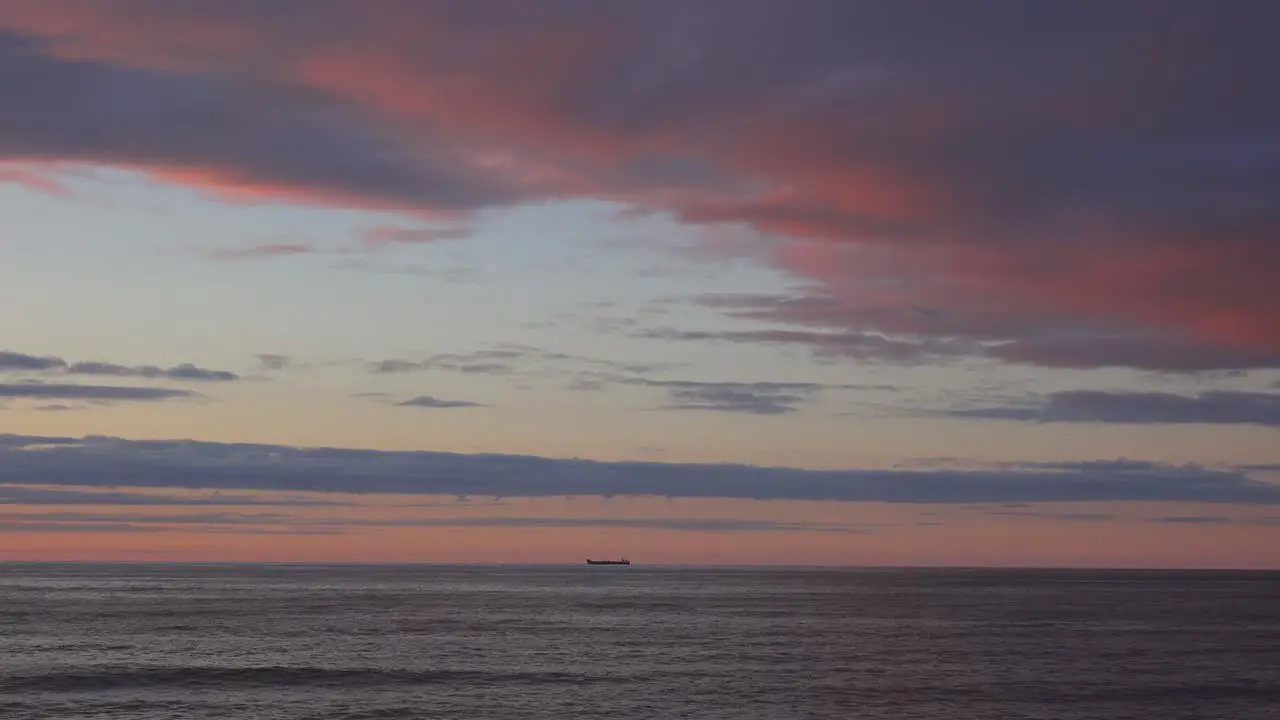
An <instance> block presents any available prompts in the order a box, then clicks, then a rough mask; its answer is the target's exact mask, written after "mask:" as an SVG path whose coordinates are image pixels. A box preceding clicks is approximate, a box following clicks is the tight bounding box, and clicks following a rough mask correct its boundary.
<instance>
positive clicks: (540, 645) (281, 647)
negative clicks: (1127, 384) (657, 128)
mask: <svg viewBox="0 0 1280 720" xmlns="http://www.w3.org/2000/svg"><path fill="white" fill-rule="evenodd" d="M0 717H2V718H6V720H73V719H78V718H113V719H114V718H132V719H151V718H155V719H157V720H159V719H161V718H163V719H165V720H171V719H183V718H235V719H249V720H283V719H285V718H289V719H293V718H298V719H302V718H306V719H308V720H337V719H339V718H345V719H348V720H355V719H357V718H360V719H373V718H460V719H467V718H485V719H487V720H505V719H507V718H530V719H533V718H539V719H542V718H545V719H547V720H551V719H554V720H567V719H574V718H610V720H629V719H632V718H635V719H648V718H653V719H664V720H665V719H668V718H699V719H708V720H709V719H715V718H725V719H729V718H732V719H733V720H757V719H759V720H765V719H768V720H785V719H790V718H839V719H842V720H843V719H846V718H848V719H852V718H886V719H888V718H893V719H895V720H1003V719H1006V718H1008V719H1011V720H1012V719H1014V718H1017V719H1019V720H1032V719H1034V720H1068V719H1070V720H1127V719H1142V720H1148V719H1151V720H1156V719H1160V720H1171V719H1175V718H1187V719H1188V720H1190V719H1195V720H1206V719H1212V718H1224V719H1230V720H1268V719H1270V718H1276V719H1280V573H1248V572H1166V571H1142V572H1138V571H1083V570H1081V571H1064V570H950V569H949V570H917V569H747V568H741V569H733V568H725V569H701V568H658V567H644V566H632V567H596V568H589V567H586V566H560V567H516V566H510V567H508V566H358V565H342V566H338V565H327V566H326V565H169V564H118V565H112V564H17V563H14V564H3V565H0Z"/></svg>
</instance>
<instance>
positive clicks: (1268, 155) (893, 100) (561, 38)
mask: <svg viewBox="0 0 1280 720" xmlns="http://www.w3.org/2000/svg"><path fill="white" fill-rule="evenodd" d="M806 7H807V10H806V12H804V13H784V12H781V10H782V9H783V5H782V4H780V3H779V4H775V3H769V2H743V3H726V4H721V3H712V2H701V3H700V2H693V3H687V2H680V3H677V2H665V1H661V0H659V1H655V2H652V3H632V4H610V3H596V4H578V3H561V2H547V3H538V4H536V5H534V6H530V7H528V8H524V9H521V10H518V11H517V10H513V9H512V8H511V7H510V6H509V5H507V4H505V3H491V2H483V1H477V2H474V3H466V4H420V3H401V2H377V3H367V2H354V1H344V0H329V1H327V2H320V3H315V4H314V6H310V7H309V8H308V9H307V11H306V12H290V11H288V10H280V9H279V7H276V6H269V5H259V4H244V3H217V2H206V3H200V2H193V3H183V4H171V3H159V2H140V1H130V0H114V1H112V0H100V1H99V2H95V3H82V2H72V1H70V0H61V1H59V0H48V1H47V2H42V3H28V2H17V1H14V0H9V1H6V0H0V27H8V28H10V29H12V30H14V31H16V32H19V33H24V34H26V35H28V36H31V37H39V38H43V39H44V41H45V42H46V43H49V44H48V45H46V46H36V47H34V48H32V47H26V46H24V47H23V48H20V49H19V50H12V51H11V52H13V53H19V54H20V55H21V57H23V58H26V60H24V61H25V62H29V63H33V65H32V67H33V68H34V69H35V70H39V71H40V72H42V73H45V75H41V77H47V78H48V79H47V80H46V81H45V82H46V86H47V87H50V88H55V89H57V88H60V87H64V86H65V87H74V88H83V87H84V86H85V85H86V84H90V85H93V86H95V87H108V88H114V93H115V94H116V95H119V96H121V97H123V96H130V97H133V98H134V99H135V102H133V103H132V105H131V106H139V104H138V102H136V100H137V99H139V98H141V99H143V100H145V102H144V103H143V104H142V105H141V106H143V107H147V108H151V109H154V110H155V111H153V112H150V113H148V114H145V115H141V116H139V117H138V118H130V117H125V118H124V120H128V122H121V123H120V125H119V126H118V127H117V126H109V125H108V129H112V130H113V131H114V132H115V133H116V134H114V135H113V134H111V133H106V132H102V131H101V128H99V130H98V132H99V135H98V137H105V138H106V139H107V141H104V142H102V143H100V144H99V145H86V142H87V141H85V140H84V138H86V137H95V136H93V135H92V134H91V133H87V132H85V131H84V130H82V129H80V128H67V129H66V132H65V134H64V135H59V136H56V137H55V136H52V135H50V132H49V131H48V130H47V127H48V126H49V124H50V123H49V120H48V118H49V115H48V114H46V113H43V112H37V111H38V110H43V109H44V106H45V105H49V104H50V103H49V101H48V100H47V99H46V100H44V101H42V103H43V105H41V107H38V108H29V109H28V111H27V112H28V115H29V116H30V118H31V120H30V127H26V126H24V131H23V134H21V135H19V136H18V137H20V138H22V139H24V142H25V144H24V145H22V146H21V147H18V148H14V147H13V146H12V145H11V146H8V147H6V146H4V145H2V144H0V159H3V158H4V157H6V156H12V155H14V154H16V153H25V154H26V155H27V156H28V157H29V156H33V155H34V156H37V157H40V158H45V159H59V158H70V159H77V160H86V161H92V162H105V163H113V164H121V165H127V166H130V167H138V168H141V169H144V170H146V171H148V172H151V173H153V174H155V175H156V176H157V177H160V178H161V179H165V180H168V181H173V182H182V183H187V184H191V185H194V186H199V187H204V188H209V189H211V190H213V191H214V192H217V193H221V194H226V195H230V196H233V197H239V198H242V199H263V198H266V199H271V200H282V199H283V200H291V201H298V200H301V201H306V202H319V203H334V204H347V205H361V206H370V207H380V208H396V209H403V210H406V211H418V212H423V213H426V214H430V213H436V214H441V213H445V214H449V213H451V214H453V215H454V216H464V215H465V214H466V213H467V212H468V211H469V210H472V209H475V208H480V207H490V206H495V205H504V204H509V203H513V202H521V201H527V200H536V199H551V198H603V199H612V200H618V201H622V202H625V203H631V204H634V205H636V206H638V207H644V208H647V209H654V210H659V211H666V212H670V213H672V214H673V215H674V216H675V217H677V218H680V219H682V220H683V221H685V222H688V223H691V224H699V225H705V226H710V227H719V226H728V225H741V226H746V227H749V228H752V229H754V230H756V231H758V232H762V233H766V234H769V235H773V236H777V238H778V240H779V243H780V246H779V247H777V248H776V249H775V250H774V251H773V253H772V255H771V261H772V262H773V263H774V264H775V265H776V266H777V267H779V268H781V269H783V270H785V271H787V272H789V273H791V274H793V275H795V276H796V277H797V278H799V279H801V280H803V281H805V287H806V290H805V292H803V293H801V294H798V295H797V296H795V297H794V298H791V299H790V302H785V303H778V304H775V305H773V306H768V307H763V306H762V307H753V308H736V309H729V311H730V312H734V313H736V314H745V315H748V316H750V317H751V318H753V319H756V320H760V321H768V322H775V323H779V324H783V325H786V326H788V327H787V328H784V331H787V332H789V331H793V330H794V328H792V327H790V326H793V325H797V324H798V325H801V326H805V327H806V328H818V329H820V330H821V331H822V334H823V336H824V337H825V335H826V334H830V333H836V334H839V333H845V334H850V335H851V336H859V335H860V334H865V333H869V332H874V333H880V334H890V335H900V334H905V335H917V336H920V337H922V338H925V339H928V340H930V341H932V342H942V341H944V340H946V339H947V338H953V337H961V338H964V339H966V340H968V341H972V342H996V341H999V342H1003V343H1006V344H1005V345H1001V346H1000V347H1003V348H1005V350H1002V351H1000V352H1002V353H1004V355H1005V356H1006V357H1007V358H1010V359H1022V360H1024V361H1027V362H1037V363H1042V364H1050V365H1053V364H1064V363H1065V364H1071V363H1078V364H1107V363H1108V362H1112V361H1114V362H1119V363H1121V364H1132V363H1134V362H1137V360H1135V358H1139V357H1141V358H1143V360H1142V364H1143V366H1152V367H1158V366H1159V365H1160V360H1159V356H1160V355H1161V354H1162V353H1163V354H1165V355H1166V356H1167V357H1168V358H1170V359H1169V360H1168V363H1167V364H1168V365H1170V367H1176V368H1178V369H1187V368H1192V367H1194V366H1198V365H1200V364H1203V363H1201V362H1200V360H1201V359H1203V358H1206V357H1209V356H1212V357H1213V358H1215V359H1214V360H1213V361H1212V362H1209V361H1207V360H1206V361H1205V362H1209V364H1211V365H1212V364H1222V363H1226V364H1228V365H1229V364H1230V363H1231V362H1232V361H1231V360H1230V359H1229V358H1230V357H1238V358H1241V360H1240V362H1246V361H1245V358H1248V363H1250V364H1256V363H1258V362H1264V363H1265V362H1267V361H1265V360H1260V359H1259V358H1265V357H1267V356H1270V355H1280V323H1277V322H1276V321H1275V318H1277V317H1280V292H1278V291H1277V289H1276V288H1277V287H1278V286H1276V285H1275V283H1274V277H1276V275H1277V273H1278V272H1280V242H1278V240H1277V239H1278V238H1280V211H1277V205H1276V204H1275V202H1274V198H1275V197H1276V195H1277V193H1280V183H1278V181H1277V178H1280V119H1277V117H1276V116H1275V114H1274V108H1275V107H1276V102H1277V98H1276V97H1275V84H1274V81H1273V80H1272V79H1271V78H1270V76H1269V75H1268V74H1267V73H1266V72H1265V71H1264V69H1263V68H1265V67H1266V66H1267V65H1268V61H1272V60H1274V61H1275V62H1277V63H1280V57H1278V56H1277V52H1278V51H1277V50H1275V47H1274V43H1273V42H1272V40H1271V39H1270V38H1268V37H1266V36H1265V34H1263V33H1262V30H1261V28H1265V27H1269V26H1271V25H1272V21H1280V16H1277V13H1280V9H1276V8H1264V7H1261V6H1257V7H1254V8H1253V9H1251V10H1248V11H1244V10H1242V11H1241V12H1239V13H1235V14H1232V15H1231V16H1230V17H1225V16H1224V17H1223V18H1222V21H1221V23H1215V24H1205V23H1203V22H1202V16H1201V15H1200V13H1199V11H1198V10H1197V8H1196V7H1195V4H1194V3H1190V4H1189V3H1174V4H1173V5H1170V6H1167V7H1166V6H1165V4H1163V3H1162V4H1161V7H1162V12H1161V13H1159V14H1158V16H1157V15H1153V14H1152V13H1150V12H1149V9H1150V7H1148V6H1146V5H1145V4H1144V3H1133V4H1126V5H1125V7H1123V8H1115V9H1110V10H1106V11H1104V10H1102V9H1100V8H1096V7H1092V6H1087V5H1080V4H1062V6H1060V7H1059V6H1055V7H1052V8H1039V9H1037V11H1035V12H1031V11H1029V10H1024V9H1021V8H1018V7H1016V5H1009V4H1004V3H984V2H979V3H976V4H973V5H967V6H966V8H965V9H964V10H963V11H961V10H958V9H957V10H949V9H947V8H943V7H931V8H930V9H929V11H928V14H927V16H926V15H924V14H922V12H923V11H922V10H921V9H920V7H919V6H915V5H913V4H910V3H905V4H894V5H893V6H892V7H884V8H880V9H878V10H875V11H871V10H869V9H867V8H865V7H862V6H860V5H857V4H852V5H851V4H849V3H847V2H840V1H838V0H833V1H832V2H822V1H819V0H815V2H813V3H812V4H811V5H807V6H806ZM177 28H182V29H184V31H183V32H175V30H176V29H177ZM193 28H194V30H192V29H193ZM188 31H189V32H188ZM0 48H3V46H2V45H0ZM50 53H52V54H53V56H56V57H51V56H50ZM32 58H35V59H32ZM57 58H61V60H57ZM67 59H75V61H76V62H74V63H68V62H67ZM59 62H61V63H62V64H58V63H59ZM121 66H123V67H127V68H134V69H137V68H145V69H146V70H145V72H144V71H139V70H134V71H133V72H134V74H129V73H128V72H125V71H124V70H122V69H121ZM1187 68H1196V69H1197V70H1196V71H1195V72H1188V71H1187ZM68 77H71V78H72V79H76V82H75V83H69V81H68ZM77 78H79V79H77ZM83 78H93V79H94V82H93V83H88V81H87V80H84V79H83ZM0 82H2V81H0ZM103 82H108V83H114V84H108V85H103ZM59 83H62V84H61V85H60V84H59ZM77 83H78V84H77ZM20 87H21V86H16V85H15V88H16V89H20ZM0 89H2V87H0ZM16 89H15V92H14V93H13V94H14V95H15V96H18V95H17V93H16ZM70 92H71V91H70V90H68V91H67V93H68V96H67V97H66V98H62V99H60V100H59V101H60V102H64V105H65V107H63V108H62V111H61V112H60V113H59V114H58V115H57V117H59V118H65V117H67V116H68V115H70V116H72V117H74V116H75V115H76V113H75V112H71V113H68V112H66V109H65V108H66V107H70V108H71V109H72V110H74V109H75V108H76V107H79V106H77V105H76V103H75V101H76V100H77V97H76V96H73V95H70V94H69V93H70ZM77 92H80V91H77ZM19 97H20V96H19ZM53 97H55V98H58V96H56V95H54V96H53ZM193 98H195V99H193ZM82 105H83V103H82ZM122 105H123V103H122ZM102 107H103V106H102V105H101V104H95V105H84V106H83V108H81V111H80V114H81V115H84V114H93V113H98V114H99V115H102V114H103V110H102V109H101V108H102ZM84 108H88V109H87V110H85V109H84ZM121 112H123V110H122V111H121ZM219 112H221V114H218V113H219ZM211 113H212V114H213V116H214V117H217V118H220V122H221V124H211V125H209V126H207V127H204V128H202V129H203V130H205V132H204V133H203V134H201V133H198V132H192V130H193V129H192V128H189V127H181V128H174V123H176V122H179V121H180V120H181V119H182V118H190V117H193V116H194V117H200V116H208V115H210V114H211ZM154 117H161V118H163V119H164V120H165V121H164V122H158V123H156V124H154V125H152V126H146V127H144V130H145V131H138V132H136V133H134V134H130V133H129V132H127V131H129V130H133V129H135V128H138V127H143V125H142V123H144V122H145V121H147V120H148V119H149V118H154ZM317 117H319V118H323V122H319V123H317V122H316V121H315V118H317ZM241 118H243V120H241ZM93 119H94V120H96V121H98V122H97V123H96V125H97V126H102V125H103V122H102V117H95V118H93ZM166 129H172V130H173V132H172V134H169V133H166V132H165V130H166ZM32 147H38V148H39V150H38V152H37V151H36V150H31V149H30V148H32ZM716 236H717V237H724V236H726V234H725V233H719V234H717V235H716ZM366 239H368V240H369V241H370V242H371V243H373V244H385V243H386V242H404V241H411V240H412V241H422V240H427V241H433V240H437V239H444V238H443V237H441V236H439V235H437V234H436V233H435V232H434V231H418V230H409V229H399V230H397V229H393V228H385V229H380V230H377V231H374V232H373V233H372V234H371V235H370V236H369V238H366ZM717 252H720V251H719V250H717ZM913 308H924V309H926V310H929V311H930V312H926V313H922V312H919V311H916V310H913ZM933 310H938V311H940V312H932V311H933ZM930 313H932V314H930ZM821 342H827V341H826V340H821ZM814 347H815V348H816V349H818V350H822V349H823V346H822V345H814ZM1086 347H1087V350H1086V349H1084V348H1086ZM1195 347H1198V348H1200V349H1199V350H1196V351H1194V352H1193V351H1192V350H1190V349H1189V348H1195ZM1172 348H1181V349H1179V350H1177V351H1176V352H1175V351H1174V350H1172ZM1197 353H1199V354H1197ZM1108 354H1110V355H1108ZM1193 356H1194V357H1193ZM1175 357H1176V358H1182V359H1181V360H1175V359H1174V358H1175Z"/></svg>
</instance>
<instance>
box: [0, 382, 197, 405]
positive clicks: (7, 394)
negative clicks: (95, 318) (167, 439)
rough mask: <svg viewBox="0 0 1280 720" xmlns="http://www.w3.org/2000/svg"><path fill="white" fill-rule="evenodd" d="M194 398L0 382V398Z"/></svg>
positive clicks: (186, 393) (160, 391) (167, 392)
mask: <svg viewBox="0 0 1280 720" xmlns="http://www.w3.org/2000/svg"><path fill="white" fill-rule="evenodd" d="M197 397H201V395H200V393H196V392H192V391H190V390H178V389H176V388H157V387H124V386H119V385H68V384H59V383H0V398H39V399H42V400H49V399H59V400H119V401H139V402H149V401H159V400H173V399H177V398H197Z"/></svg>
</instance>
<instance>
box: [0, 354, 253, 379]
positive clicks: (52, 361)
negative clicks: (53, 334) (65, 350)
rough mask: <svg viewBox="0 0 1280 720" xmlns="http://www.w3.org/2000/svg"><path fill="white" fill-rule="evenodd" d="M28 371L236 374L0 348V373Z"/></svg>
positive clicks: (119, 374)
mask: <svg viewBox="0 0 1280 720" xmlns="http://www.w3.org/2000/svg"><path fill="white" fill-rule="evenodd" d="M6 371H9V372H12V371H28V372H46V373H51V374H61V375H104V376H109V377H136V378H145V379H156V378H163V379H167V380H182V381H196V382H205V381H209V382H233V381H236V380H239V379H240V376H239V375H237V374H236V373H233V372H231V371H229V370H211V369H209V368H202V367H200V366H198V365H195V364H193V363H180V364H178V365H174V366H172V367H160V366H158V365H121V364H118V363H111V362H101V361H96V360H89V361H78V362H69V361H67V360H65V359H63V358H60V357H57V356H54V355H45V356H35V355H28V354H25V353H19V352H13V351H8V350H0V372H6Z"/></svg>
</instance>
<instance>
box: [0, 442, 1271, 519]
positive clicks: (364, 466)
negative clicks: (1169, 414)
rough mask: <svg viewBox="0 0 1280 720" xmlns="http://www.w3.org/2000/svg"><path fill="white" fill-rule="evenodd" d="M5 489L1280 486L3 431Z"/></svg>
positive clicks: (852, 498)
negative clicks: (820, 468)
mask: <svg viewBox="0 0 1280 720" xmlns="http://www.w3.org/2000/svg"><path fill="white" fill-rule="evenodd" d="M27 447H31V448H40V449H38V450H28V449H26V448H27ZM0 484H22V485H34V484H38V485H43V486H58V485H61V486H132V487H147V488H165V487H168V488H206V489H239V490H271V491H299V492H301V491H307V492H310V491H314V492H338V493H404V494H433V495H449V496H494V497H548V496H567V495H582V496H602V497H608V496H623V495H651V496H659V497H689V498H713V497H719V498H751V499H759V500H831V501H849V502H890V503H978V502H988V503H990V502H997V503H1005V502H1027V503H1030V502H1067V501H1071V502H1110V501H1141V500H1152V501H1171V502H1203V503H1238V504H1258V505H1274V504H1280V485H1275V484H1269V483H1265V482H1261V481H1258V480H1254V479H1251V478H1250V477H1248V476H1247V475H1245V474H1243V473H1241V472H1238V471H1233V470H1218V469H1209V468H1202V467H1197V466H1169V465H1161V464H1158V463H1148V462H1142V461H1133V460H1126V461H1100V462H1096V463H1088V462H1081V463H1043V464H1038V465H1037V464H1021V465H1013V466H1010V467H1004V468H996V469H990V470H947V469H931V470H897V469H895V470H871V469H849V470H830V471H817V470H800V469H790V468H777V467H754V466H743V465H728V464H701V465H699V464H677V463H656V462H600V461H590V460H571V459H552V458H543V457H536V456H528V455H463V454H454V453H440V452H392V451H374V450H344V449H336V448H293V447H285V446H276V445H250V444H219V443H203V442H194V441H178V440H175V441H161V440H148V441H142V440H123V439H118V438H102V437H90V438H84V439H73V438H55V439H52V440H51V439H50V438H31V439H29V440H24V439H23V437H22V436H7V437H5V436H0Z"/></svg>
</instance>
